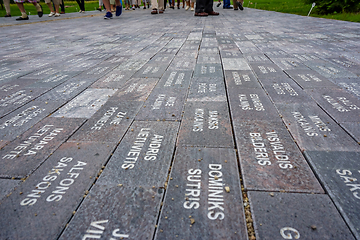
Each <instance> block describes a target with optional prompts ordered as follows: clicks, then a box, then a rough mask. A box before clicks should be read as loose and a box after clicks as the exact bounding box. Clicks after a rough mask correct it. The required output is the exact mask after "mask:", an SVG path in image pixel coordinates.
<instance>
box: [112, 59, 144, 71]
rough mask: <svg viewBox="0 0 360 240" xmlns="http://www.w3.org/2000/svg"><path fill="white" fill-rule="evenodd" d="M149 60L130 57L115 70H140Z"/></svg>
mask: <svg viewBox="0 0 360 240" xmlns="http://www.w3.org/2000/svg"><path fill="white" fill-rule="evenodd" d="M147 62H148V60H146V59H142V60H141V59H132V58H130V59H128V60H126V61H125V62H123V63H121V64H120V65H119V66H118V67H117V68H115V69H114V70H118V71H131V72H136V71H138V70H139V69H140V68H141V67H142V66H144V65H145V64H146V63H147Z"/></svg>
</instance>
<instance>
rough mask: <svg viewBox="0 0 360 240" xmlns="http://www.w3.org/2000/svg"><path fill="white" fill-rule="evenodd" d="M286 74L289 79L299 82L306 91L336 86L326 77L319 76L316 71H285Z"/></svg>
mask: <svg viewBox="0 0 360 240" xmlns="http://www.w3.org/2000/svg"><path fill="white" fill-rule="evenodd" d="M285 73H286V74H287V75H289V77H291V78H292V79H294V80H295V82H297V83H298V84H299V85H300V86H301V87H302V88H304V89H306V88H318V87H320V88H324V87H335V86H336V85H335V84H334V83H333V82H331V81H330V80H328V79H327V78H325V77H324V76H322V75H320V74H318V73H317V72H315V71H314V70H310V69H308V70H305V69H301V70H298V69H294V70H285Z"/></svg>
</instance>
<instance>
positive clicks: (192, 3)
mask: <svg viewBox="0 0 360 240" xmlns="http://www.w3.org/2000/svg"><path fill="white" fill-rule="evenodd" d="M190 3H191V5H190V7H191V9H190V10H191V11H194V10H195V8H194V4H195V0H191V1H190Z"/></svg>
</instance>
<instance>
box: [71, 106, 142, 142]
mask: <svg viewBox="0 0 360 240" xmlns="http://www.w3.org/2000/svg"><path fill="white" fill-rule="evenodd" d="M142 105H143V103H142V102H138V101H116V100H111V101H108V102H107V103H106V104H104V106H102V107H101V108H100V109H99V110H98V111H97V112H96V113H95V114H94V115H93V116H92V117H91V118H90V119H89V120H88V121H86V123H85V124H84V125H83V126H81V128H80V129H79V130H78V131H76V133H75V134H74V135H72V136H71V138H70V139H69V140H68V141H69V142H71V141H74V142H81V141H92V142H112V143H118V142H119V141H120V139H121V138H122V137H123V136H124V134H125V132H126V131H127V130H128V128H129V126H130V124H131V123H132V121H133V120H134V118H135V115H136V114H137V113H138V111H139V110H140V108H141V106H142Z"/></svg>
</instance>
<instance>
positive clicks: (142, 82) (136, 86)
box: [110, 78, 159, 101]
mask: <svg viewBox="0 0 360 240" xmlns="http://www.w3.org/2000/svg"><path fill="white" fill-rule="evenodd" d="M158 81H159V79H158V78H131V79H130V80H129V81H127V82H126V83H125V85H124V86H123V87H122V88H120V89H119V90H118V92H117V93H115V95H114V96H113V97H112V98H114V99H119V100H122V101H145V100H146V99H147V97H148V96H149V94H150V92H151V91H152V89H153V88H154V87H155V85H156V84H157V82H158ZM112 98H110V99H111V100H112Z"/></svg>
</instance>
